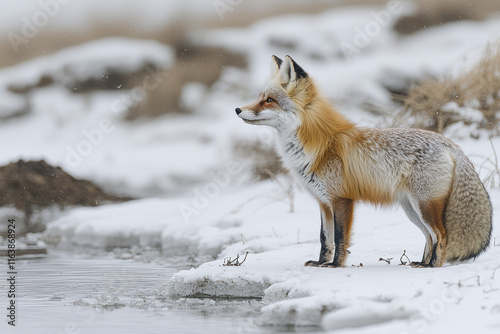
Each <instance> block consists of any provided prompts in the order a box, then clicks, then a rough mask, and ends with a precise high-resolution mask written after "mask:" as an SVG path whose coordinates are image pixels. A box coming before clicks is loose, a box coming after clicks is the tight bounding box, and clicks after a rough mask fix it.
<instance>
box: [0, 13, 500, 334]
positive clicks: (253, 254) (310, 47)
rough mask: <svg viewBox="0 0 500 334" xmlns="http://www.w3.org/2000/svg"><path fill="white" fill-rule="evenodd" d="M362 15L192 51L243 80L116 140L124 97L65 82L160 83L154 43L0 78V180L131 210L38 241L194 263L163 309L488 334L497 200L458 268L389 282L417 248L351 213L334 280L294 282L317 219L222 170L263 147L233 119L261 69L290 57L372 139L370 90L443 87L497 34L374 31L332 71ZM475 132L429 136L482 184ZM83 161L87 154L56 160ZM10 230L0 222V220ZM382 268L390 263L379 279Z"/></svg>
mask: <svg viewBox="0 0 500 334" xmlns="http://www.w3.org/2000/svg"><path fill="white" fill-rule="evenodd" d="M170 5H171V4H168V5H165V6H167V7H168V6H170ZM68 6H73V5H68ZM74 6H76V7H77V6H79V5H74ZM103 6H107V5H103ZM110 6H111V5H110ZM205 6H206V5H205ZM69 8H70V7H68V10H69ZM203 8H205V9H206V8H207V7H203ZM374 10H376V11H380V10H384V8H375V7H367V8H354V9H340V10H335V11H329V12H325V13H323V14H319V15H315V16H311V15H293V16H283V17H279V18H271V19H266V20H263V21H261V22H258V23H256V24H254V25H251V26H250V27H247V28H240V29H224V30H209V31H197V32H195V33H193V34H192V36H191V37H192V39H193V41H195V42H196V43H203V44H210V45H223V46H225V47H228V48H230V49H234V50H237V51H241V52H244V53H245V54H246V55H247V56H248V60H249V63H250V67H249V70H248V71H245V70H241V69H234V68H227V69H224V71H223V74H222V77H221V79H220V80H219V82H218V83H216V84H215V85H214V86H213V88H212V89H207V88H206V87H204V86H202V85H200V84H198V83H189V84H187V85H186V86H185V87H183V91H182V95H183V96H182V101H183V104H184V105H185V106H187V107H190V108H193V109H194V112H193V113H192V114H188V115H182V116H181V115H165V116H163V117H159V118H156V119H153V120H147V119H140V120H137V121H134V122H128V121H124V120H123V115H122V114H121V113H120V112H117V110H116V108H114V106H116V104H117V102H118V103H124V102H123V101H129V100H130V99H131V94H132V91H131V90H118V91H106V92H104V91H97V92H91V93H88V94H74V93H72V92H70V91H68V90H67V89H66V88H64V87H62V86H64V85H65V83H66V82H67V80H68V79H71V80H73V79H75V80H86V79H89V78H99V76H100V75H102V74H103V73H105V72H107V71H109V70H110V69H115V70H117V71H125V72H133V71H135V70H138V69H140V68H141V67H142V66H144V64H146V63H152V64H154V65H157V66H159V67H161V68H163V69H166V70H168V68H170V67H171V66H175V63H174V59H173V51H172V49H171V48H170V47H169V46H166V45H161V44H159V43H156V42H152V41H137V40H130V39H122V38H113V39H106V40H100V41H95V42H90V43H88V44H85V45H81V46H77V47H74V48H70V49H67V50H63V51H60V52H59V53H56V54H54V55H51V56H46V57H43V58H39V59H36V60H33V61H30V62H27V63H24V64H20V65H18V66H15V67H12V68H9V69H4V70H2V71H1V72H0V87H1V88H2V92H1V93H0V94H1V96H2V104H1V105H0V119H1V120H2V121H1V122H0V151H1V152H2V155H1V156H0V163H1V164H5V163H8V162H11V161H15V160H17V159H20V158H23V159H42V158H43V159H46V160H47V161H48V162H50V163H53V164H57V165H61V166H63V167H64V169H66V170H68V171H69V172H70V173H71V174H72V175H74V176H76V177H84V178H88V179H91V180H92V181H94V182H96V183H98V184H100V185H102V186H104V187H105V188H106V189H108V190H111V191H115V192H117V193H127V194H131V195H135V196H139V197H140V196H143V197H144V198H143V199H139V200H133V201H130V202H126V203H122V204H112V205H104V206H101V207H97V208H74V209H70V210H68V211H67V212H66V213H65V214H64V215H61V216H60V217H59V218H57V219H54V220H53V221H51V222H50V224H49V225H48V226H47V230H46V232H45V233H44V239H45V240H46V241H47V243H50V244H57V246H56V247H61V248H64V247H81V248H83V249H94V248H102V249H113V248H131V249H138V248H140V249H153V250H156V251H161V252H162V254H163V256H164V257H167V258H172V257H179V256H181V257H183V258H185V259H188V258H192V259H195V262H200V263H202V264H201V265H200V266H198V267H197V268H193V269H190V270H185V271H181V272H179V273H177V274H175V275H174V276H173V277H172V278H171V279H170V280H169V281H168V282H166V288H165V290H162V291H164V292H163V293H164V295H165V296H168V297H170V298H181V299H179V300H183V299H182V298H187V299H186V300H188V301H191V300H193V299H191V298H206V297H211V298H221V297H224V298H229V299H231V298H257V299H261V300H262V303H264V304H265V306H264V307H262V308H261V309H260V310H259V312H260V315H259V319H258V323H259V324H260V325H265V326H314V327H321V328H322V329H324V330H326V331H335V332H341V333H393V332H401V333H404V332H409V333H421V332H429V333H437V332H466V331H476V332H481V333H483V332H484V333H488V332H491V333H493V332H496V331H497V330H498V326H499V325H500V324H499V320H498V319H499V318H498V314H499V308H500V304H499V302H498V301H499V300H500V269H498V268H499V265H500V262H499V260H498V258H499V255H500V246H499V244H500V234H499V232H498V231H499V228H500V219H499V218H498V216H499V215H498V212H499V210H500V190H499V189H498V185H500V183H498V185H497V187H496V188H488V190H489V192H490V195H491V198H492V203H493V207H494V212H495V214H494V229H493V238H492V244H491V247H490V249H489V250H488V251H487V252H486V253H484V254H482V255H481V256H480V257H478V258H477V259H476V260H475V261H472V262H468V263H465V264H459V265H446V266H444V267H443V268H436V269H414V268H410V267H408V266H406V265H400V258H401V256H402V254H403V252H404V251H406V254H407V255H408V257H409V258H410V259H411V260H418V259H419V258H420V257H421V256H422V251H423V248H424V242H425V240H424V237H423V235H422V234H421V233H420V231H419V230H418V228H417V227H415V226H413V225H412V224H411V223H410V222H409V220H408V218H407V217H406V216H405V214H404V212H403V211H402V210H401V209H399V208H392V209H376V208H374V207H371V206H367V205H359V206H358V207H357V210H356V212H355V222H354V227H353V229H354V230H353V240H352V241H353V245H352V247H350V252H351V253H350V254H349V256H348V259H347V264H346V267H345V268H339V269H327V268H310V267H304V266H303V263H304V262H305V261H307V260H311V259H317V257H318V254H319V224H320V223H319V212H318V211H319V210H318V205H317V203H316V202H315V201H314V200H313V199H312V198H311V196H310V195H309V194H307V193H306V192H305V191H304V190H303V189H300V187H298V186H297V185H295V195H294V198H293V202H294V204H295V205H294V211H293V212H291V210H290V207H291V205H290V202H289V199H288V194H287V193H286V190H284V189H283V188H282V187H281V186H280V185H278V184H277V183H275V182H273V181H265V182H254V181H252V180H251V177H250V176H249V175H248V172H247V169H246V168H247V166H246V162H241V161H234V160H233V159H234V156H233V155H232V153H231V149H232V147H233V143H234V142H235V141H238V140H240V141H241V140H260V141H262V142H265V143H266V144H269V142H270V141H272V135H269V134H270V131H269V130H268V129H265V128H257V127H250V126H248V125H246V124H244V123H243V122H240V121H239V120H238V119H237V118H235V116H234V108H235V107H236V106H240V105H242V104H245V103H248V100H249V99H251V98H252V97H253V96H256V95H257V94H256V93H257V91H258V88H260V87H261V83H263V82H264V80H265V79H266V78H267V77H268V75H269V64H268V63H269V59H270V57H269V56H270V55H271V54H277V55H278V56H284V55H285V54H287V53H289V54H291V55H292V56H293V57H294V59H295V60H296V61H297V62H298V63H299V64H301V65H302V66H304V68H305V69H306V70H307V71H308V73H310V74H311V75H312V76H313V77H315V78H316V79H317V81H318V84H319V86H320V87H321V88H322V89H324V90H325V91H326V93H327V95H328V96H329V97H330V98H332V99H333V100H334V101H337V103H336V105H337V106H338V107H339V108H338V109H339V110H341V111H342V112H344V113H345V114H346V115H347V116H348V117H349V118H351V119H353V120H355V121H357V122H358V123H359V124H362V125H370V126H372V125H374V124H380V122H381V119H380V116H378V115H375V114H369V113H367V112H366V111H364V110H363V108H362V105H363V104H364V103H368V102H369V103H373V104H375V105H381V106H384V107H385V108H386V109H390V107H393V105H392V101H391V100H390V98H389V94H388V92H387V91H386V89H385V88H384V85H387V84H390V85H394V84H397V83H398V82H399V81H403V80H407V79H418V78H422V77H426V76H437V75H441V74H444V73H452V72H454V71H457V70H459V69H460V68H462V67H463V66H464V63H465V62H467V60H468V59H469V57H471V56H470V55H474V54H475V53H477V52H478V51H480V50H482V49H483V47H484V46H485V44H486V43H487V42H488V41H491V40H493V39H494V38H495V37H497V36H498V31H500V19H499V18H498V17H492V18H490V19H488V20H485V21H482V22H465V21H464V22H457V23H450V24H447V25H443V26H440V27H434V28H430V29H426V30H423V31H421V32H419V33H416V34H413V35H411V36H406V37H401V36H397V35H395V34H394V33H393V32H392V30H391V29H389V28H386V27H384V28H383V29H381V30H380V33H379V34H377V36H374V37H372V38H371V39H370V41H369V45H367V46H366V47H358V49H359V52H358V53H356V54H352V55H350V56H347V57H346V54H345V53H344V51H343V50H342V49H341V45H342V44H343V43H344V44H346V43H347V44H352V45H354V44H355V40H356V38H357V35H356V32H357V31H358V30H357V28H360V29H364V28H365V27H366V24H367V23H368V22H371V21H373V20H375V18H374V16H373V11H374ZM174 12H175V11H174ZM402 13H403V11H401V12H399V13H396V14H394V15H393V16H392V17H391V20H396V19H397V18H398V15H402ZM165 15H166V14H165ZM158 16H159V17H160V16H162V14H161V13H159V14H158ZM249 46H251V47H249ZM44 75H50V76H53V77H54V78H55V79H56V82H57V83H60V84H61V85H50V86H47V87H40V88H36V89H34V90H33V91H31V92H30V93H29V94H27V95H26V96H25V95H20V94H14V93H12V92H10V91H8V90H7V87H8V86H11V85H35V84H36V83H37V82H39V80H40V78H42V77H43V76H44ZM167 80H168V79H167ZM249 86H251V88H250V89H249ZM132 102H133V101H132ZM28 106H29V107H30V108H29V109H30V111H29V113H27V114H25V115H24V113H25V110H26V108H28ZM443 108H446V109H448V110H454V111H456V112H457V113H463V115H462V116H466V117H469V118H470V119H471V120H474V121H477V120H481V119H483V116H482V114H481V115H480V114H479V113H478V112H477V108H476V107H475V106H473V105H471V106H469V107H466V108H457V106H456V105H453V104H448V105H446V106H443ZM21 114H23V115H21ZM13 115H18V116H19V117H12V116H13ZM4 118H5V119H6V120H3V119H4ZM103 121H104V123H103ZM475 130H476V129H475V128H471V127H467V126H465V125H463V124H459V123H457V125H455V126H454V127H453V128H449V129H447V132H446V135H448V136H450V137H451V138H452V139H454V140H455V141H456V142H457V143H458V144H459V145H460V146H461V147H462V148H463V149H464V151H465V153H466V154H467V155H468V156H470V158H471V160H472V161H473V162H474V164H475V165H476V168H477V169H478V170H480V174H481V178H482V179H485V178H486V177H487V176H488V175H490V173H492V172H494V170H495V168H498V166H495V165H494V164H493V165H492V162H493V161H495V160H494V154H493V150H492V147H491V146H490V144H489V142H488V139H487V137H486V136H478V138H479V139H478V140H473V139H471V138H470V134H471V131H475ZM23 134H24V135H23ZM13 138H15V140H13ZM89 143H90V144H91V146H90V149H89V150H90V151H89V152H88V154H84V155H82V154H80V155H79V156H77V157H75V156H73V155H71V153H70V152H74V151H77V150H78V149H79V148H82V147H83V146H84V144H85V145H87V146H88V145H90V144H89ZM492 145H493V146H494V147H495V148H497V151H498V148H499V147H500V139H499V138H493V139H492ZM78 158H79V159H78ZM75 159H76V160H75ZM498 177H499V176H497V179H498ZM498 180H499V182H500V179H498ZM14 213H15V214H18V212H14ZM14 213H13V210H11V209H2V210H1V212H0V215H1V216H2V217H6V216H8V215H12V214H14ZM116 252H117V253H120V252H121V251H120V250H116ZM247 252H248V256H247V258H246V260H245V262H244V263H243V264H242V265H241V266H224V260H225V259H228V258H232V259H234V258H235V257H236V256H238V255H239V256H240V259H242V258H243V257H244V254H246V253H247ZM125 253H126V252H125V251H123V254H124V255H123V256H128V255H127V254H125ZM381 258H382V259H392V260H391V261H390V264H387V263H386V262H385V261H380V260H379V259H381ZM497 269H498V270H497ZM195 301H197V299H196V300H195ZM193 303H194V302H193ZM208 304H210V302H208ZM316 329H318V328H316Z"/></svg>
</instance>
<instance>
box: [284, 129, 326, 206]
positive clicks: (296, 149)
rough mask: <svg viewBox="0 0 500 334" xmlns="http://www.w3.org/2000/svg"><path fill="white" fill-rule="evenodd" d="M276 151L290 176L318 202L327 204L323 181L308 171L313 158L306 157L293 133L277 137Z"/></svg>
mask: <svg viewBox="0 0 500 334" xmlns="http://www.w3.org/2000/svg"><path fill="white" fill-rule="evenodd" d="M277 151H278V153H279V155H280V156H281V159H282V160H283V164H284V165H285V167H286V168H287V169H289V170H290V172H291V173H292V175H294V177H295V178H296V179H297V180H298V181H299V182H300V183H302V184H303V185H304V187H305V188H306V189H307V190H308V191H309V192H310V193H311V194H312V195H313V196H314V197H316V198H317V199H318V200H322V201H323V202H328V195H327V191H326V187H325V182H324V180H322V179H320V178H319V177H318V175H316V173H314V172H311V171H310V166H311V165H312V161H313V159H314V157H310V156H308V155H307V154H306V153H305V152H304V149H303V146H302V144H301V142H300V141H299V139H298V138H297V135H296V134H295V133H292V134H289V135H283V134H281V135H280V136H278V142H277Z"/></svg>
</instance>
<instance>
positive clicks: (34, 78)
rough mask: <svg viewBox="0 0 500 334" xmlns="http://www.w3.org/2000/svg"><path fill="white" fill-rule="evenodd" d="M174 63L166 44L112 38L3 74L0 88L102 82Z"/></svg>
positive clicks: (36, 60) (60, 52) (166, 66)
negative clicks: (42, 80)
mask: <svg viewBox="0 0 500 334" xmlns="http://www.w3.org/2000/svg"><path fill="white" fill-rule="evenodd" d="M173 61H174V59H173V50H172V49H171V48H170V47H169V46H167V45H162V44H160V43H158V42H155V41H148V40H133V39H129V38H120V37H111V38H105V39H100V40H96V41H91V42H88V43H84V44H82V45H78V46H75V47H70V48H67V49H64V50H62V51H59V52H57V53H55V54H53V55H49V56H45V57H39V58H36V59H34V60H32V61H29V62H26V63H22V64H21V65H18V66H13V67H10V68H8V69H5V70H3V71H1V72H0V86H4V87H7V86H13V87H16V86H21V87H22V86H31V85H36V83H37V82H38V81H39V80H40V78H42V77H44V76H48V77H51V78H53V79H54V81H56V82H58V83H61V84H66V83H69V82H68V81H84V80H89V79H100V78H101V77H102V76H103V75H105V74H107V73H110V72H113V71H117V72H129V73H133V72H134V71H138V70H140V69H141V68H143V67H144V66H145V65H146V64H151V65H153V66H158V67H160V68H162V69H164V70H165V69H167V68H168V67H170V66H171V65H172V63H173Z"/></svg>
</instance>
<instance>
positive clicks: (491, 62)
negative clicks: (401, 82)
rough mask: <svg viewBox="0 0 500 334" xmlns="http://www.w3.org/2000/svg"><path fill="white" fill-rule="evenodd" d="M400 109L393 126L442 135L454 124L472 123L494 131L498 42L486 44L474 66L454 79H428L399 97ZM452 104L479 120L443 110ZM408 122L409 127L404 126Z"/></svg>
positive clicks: (498, 101) (499, 101)
mask: <svg viewBox="0 0 500 334" xmlns="http://www.w3.org/2000/svg"><path fill="white" fill-rule="evenodd" d="M401 100H402V102H403V105H404V106H403V108H402V110H401V111H400V112H399V113H398V114H397V115H396V116H395V118H394V119H393V121H392V125H393V126H399V125H410V126H413V127H418V128H423V129H427V130H431V131H436V132H439V133H441V132H443V130H444V129H446V128H447V127H448V126H450V125H452V124H454V123H456V122H460V121H462V122H464V124H466V125H470V124H472V123H475V124H476V125H477V128H480V129H486V130H495V129H496V130H497V129H498V128H497V127H498V122H499V119H498V118H497V116H496V114H497V112H498V111H499V110H500V41H499V42H495V43H492V44H489V45H488V46H487V47H486V49H485V50H484V52H483V54H482V56H481V58H480V59H479V61H478V62H477V63H475V64H474V65H473V66H472V67H470V68H469V69H467V70H464V71H462V73H461V74H460V75H458V76H457V77H452V76H448V77H445V78H442V79H429V80H427V81H425V82H422V83H421V84H419V85H416V86H414V87H413V88H411V89H410V91H409V93H408V96H402V97H401ZM449 102H455V103H456V105H458V107H460V108H464V107H465V108H471V109H475V110H478V111H480V112H481V113H482V114H483V116H484V117H483V119H482V120H480V121H477V119H475V118H467V117H465V116H466V115H464V114H462V113H459V112H457V111H456V110H452V109H450V108H444V107H445V105H447V104H448V103H449ZM408 123H409V124H408Z"/></svg>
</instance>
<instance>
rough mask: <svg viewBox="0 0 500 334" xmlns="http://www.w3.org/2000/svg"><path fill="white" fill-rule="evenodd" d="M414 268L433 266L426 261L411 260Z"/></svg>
mask: <svg viewBox="0 0 500 334" xmlns="http://www.w3.org/2000/svg"><path fill="white" fill-rule="evenodd" d="M410 266H411V267H412V268H431V267H432V266H431V265H430V264H428V263H424V262H410Z"/></svg>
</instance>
